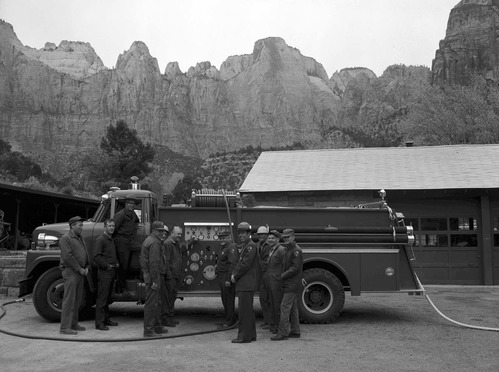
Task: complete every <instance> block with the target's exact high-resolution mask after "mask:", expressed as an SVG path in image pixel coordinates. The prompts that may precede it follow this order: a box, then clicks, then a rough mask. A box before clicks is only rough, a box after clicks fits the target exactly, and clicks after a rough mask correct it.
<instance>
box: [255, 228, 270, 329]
mask: <svg viewBox="0 0 499 372" xmlns="http://www.w3.org/2000/svg"><path fill="white" fill-rule="evenodd" d="M256 234H257V235H258V243H257V250H258V258H259V267H260V271H259V275H258V285H257V289H258V290H259V291H260V294H259V299H260V306H261V308H262V314H263V324H262V328H263V329H269V327H270V325H269V324H270V295H269V278H268V276H267V266H268V264H269V252H270V245H269V243H268V242H267V238H268V236H269V227H268V226H260V227H259V228H258V230H257V231H256Z"/></svg>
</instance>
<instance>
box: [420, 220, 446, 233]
mask: <svg viewBox="0 0 499 372" xmlns="http://www.w3.org/2000/svg"><path fill="white" fill-rule="evenodd" d="M421 230H422V231H424V230H429V231H436V230H447V218H421Z"/></svg>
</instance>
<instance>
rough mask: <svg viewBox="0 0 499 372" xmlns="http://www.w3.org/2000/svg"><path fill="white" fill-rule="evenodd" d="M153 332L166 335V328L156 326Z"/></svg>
mask: <svg viewBox="0 0 499 372" xmlns="http://www.w3.org/2000/svg"><path fill="white" fill-rule="evenodd" d="M154 332H156V333H158V334H163V333H168V328H166V327H165V326H158V327H156V328H154Z"/></svg>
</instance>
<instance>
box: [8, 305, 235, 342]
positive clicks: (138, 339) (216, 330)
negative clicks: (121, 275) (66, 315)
mask: <svg viewBox="0 0 499 372" xmlns="http://www.w3.org/2000/svg"><path fill="white" fill-rule="evenodd" d="M17 302H24V298H21V299H19V300H14V301H9V302H4V303H3V304H1V305H0V309H1V310H2V313H1V314H0V320H1V319H2V318H3V317H4V316H5V314H7V310H5V307H4V306H6V305H10V304H14V303H17ZM237 325H238V323H236V324H234V325H232V326H230V327H224V328H217V329H213V330H208V331H199V332H188V333H179V334H176V335H164V336H163V335H162V336H158V337H148V338H143V337H131V338H99V339H95V338H74V339H72V338H67V337H46V336H33V335H27V334H23V333H17V332H11V331H7V330H5V329H1V328H0V332H1V333H4V334H6V335H9V336H14V337H22V338H28V339H31V340H46V341H68V342H136V341H154V340H165V339H170V338H180V337H189V336H198V335H204V334H209V333H216V332H225V331H229V330H231V329H234V328H235V327H237Z"/></svg>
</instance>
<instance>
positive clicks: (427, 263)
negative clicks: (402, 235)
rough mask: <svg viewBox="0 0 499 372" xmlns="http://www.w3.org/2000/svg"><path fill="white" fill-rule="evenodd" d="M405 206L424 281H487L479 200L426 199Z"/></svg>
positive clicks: (416, 267) (419, 271) (475, 282)
mask: <svg viewBox="0 0 499 372" xmlns="http://www.w3.org/2000/svg"><path fill="white" fill-rule="evenodd" d="M400 207H401V208H404V209H403V210H402V212H404V214H405V216H406V221H407V222H409V223H411V224H412V225H413V227H414V230H415V235H416V242H415V245H414V253H415V256H416V261H415V262H414V266H415V269H416V272H417V274H418V276H419V277H420V279H421V281H422V283H423V284H483V268H482V261H481V254H480V252H481V248H480V247H479V242H480V236H479V234H480V226H479V223H480V221H479V218H480V209H479V207H480V204H479V201H478V200H477V199H464V200H463V199H459V200H442V199H433V200H430V199H426V200H425V199H423V200H420V201H417V202H414V203H411V204H408V205H406V206H400Z"/></svg>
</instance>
